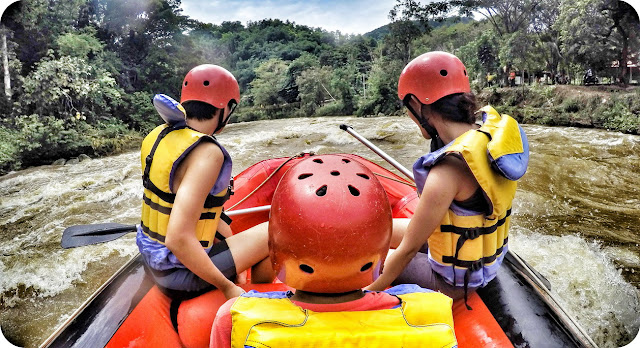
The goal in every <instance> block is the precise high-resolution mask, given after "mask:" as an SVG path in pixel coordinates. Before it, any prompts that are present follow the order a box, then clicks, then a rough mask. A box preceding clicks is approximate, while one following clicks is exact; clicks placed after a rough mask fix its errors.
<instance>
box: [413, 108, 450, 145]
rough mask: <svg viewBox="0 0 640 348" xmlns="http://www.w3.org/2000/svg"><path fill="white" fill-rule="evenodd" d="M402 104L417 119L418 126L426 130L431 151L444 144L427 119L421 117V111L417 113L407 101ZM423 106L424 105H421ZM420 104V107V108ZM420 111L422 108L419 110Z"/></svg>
mask: <svg viewBox="0 0 640 348" xmlns="http://www.w3.org/2000/svg"><path fill="white" fill-rule="evenodd" d="M404 105H405V106H406V107H407V109H409V111H410V112H411V113H412V114H413V116H414V117H415V118H416V119H417V120H418V122H420V126H421V127H422V128H423V129H424V130H425V131H427V134H429V137H431V151H435V150H437V149H439V148H441V147H443V146H444V143H443V142H442V139H440V136H439V135H438V131H437V130H436V129H435V128H434V127H433V126H432V125H430V124H429V121H427V119H426V118H425V117H422V113H420V114H418V113H417V112H416V111H415V110H414V109H413V108H412V107H411V105H410V104H409V103H406V102H405V103H404ZM422 106H424V105H422ZM422 106H421V109H422ZM420 111H422V110H420Z"/></svg>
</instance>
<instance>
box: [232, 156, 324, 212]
mask: <svg viewBox="0 0 640 348" xmlns="http://www.w3.org/2000/svg"><path fill="white" fill-rule="evenodd" d="M305 154H306V153H305V152H301V153H299V154H297V155H293V156H291V157H289V159H287V160H286V161H284V162H282V164H280V166H278V168H276V170H274V171H273V172H271V174H270V175H269V176H268V177H267V178H266V179H264V181H263V182H262V183H261V184H260V185H258V186H257V187H256V188H255V189H253V191H251V192H250V193H249V194H248V195H246V196H245V197H244V198H243V199H241V200H239V201H238V202H236V204H234V205H232V206H231V207H229V209H226V210H227V211H229V210H232V209H233V208H235V207H237V206H238V205H240V204H241V203H242V202H244V201H246V200H247V199H248V198H249V197H251V196H252V195H253V194H254V193H256V192H257V191H258V190H259V189H260V188H261V187H262V186H264V184H266V183H267V181H269V180H270V179H271V178H272V177H273V176H274V175H276V173H277V172H278V171H279V170H280V169H281V168H282V167H284V165H285V164H287V163H289V161H291V160H292V159H294V158H299V157H304V155H305ZM309 155H311V156H314V155H315V153H313V152H309Z"/></svg>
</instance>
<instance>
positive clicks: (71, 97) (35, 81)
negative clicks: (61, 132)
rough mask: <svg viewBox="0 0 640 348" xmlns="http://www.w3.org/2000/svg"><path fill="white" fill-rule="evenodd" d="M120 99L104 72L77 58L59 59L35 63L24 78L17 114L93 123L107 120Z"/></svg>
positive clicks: (116, 86)
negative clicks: (30, 71)
mask: <svg viewBox="0 0 640 348" xmlns="http://www.w3.org/2000/svg"><path fill="white" fill-rule="evenodd" d="M121 95H122V92H121V90H120V88H119V87H118V85H117V84H116V81H115V79H114V78H113V77H111V75H110V74H109V73H108V72H106V71H105V70H104V69H101V68H95V67H93V66H91V65H90V64H88V63H87V62H86V61H85V60H84V59H81V58H77V57H70V56H63V57H61V58H59V59H47V60H44V61H42V62H40V63H38V64H37V65H36V68H35V70H34V71H33V72H32V73H31V74H29V76H27V77H26V78H25V80H24V95H23V98H22V103H21V105H22V110H21V111H22V114H23V115H29V114H36V115H48V116H53V117H55V118H57V119H71V118H78V119H79V118H82V119H86V120H87V121H88V122H95V121H97V120H98V119H100V118H110V117H111V112H112V111H113V110H114V107H116V106H118V105H119V104H120V103H121Z"/></svg>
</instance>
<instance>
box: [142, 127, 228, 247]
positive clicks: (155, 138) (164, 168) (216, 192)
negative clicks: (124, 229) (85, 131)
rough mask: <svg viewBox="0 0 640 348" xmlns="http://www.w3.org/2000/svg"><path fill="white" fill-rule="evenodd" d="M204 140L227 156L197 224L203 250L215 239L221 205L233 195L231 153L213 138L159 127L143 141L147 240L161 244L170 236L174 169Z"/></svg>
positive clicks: (144, 220)
mask: <svg viewBox="0 0 640 348" xmlns="http://www.w3.org/2000/svg"><path fill="white" fill-rule="evenodd" d="M201 141H211V142H213V143H215V144H216V145H218V146H220V148H221V149H222V152H223V154H224V156H225V159H224V164H223V165H222V170H221V171H220V173H219V175H218V180H217V181H216V184H215V185H214V187H213V188H212V189H211V192H210V193H209V195H208V196H207V199H206V200H205V203H204V206H203V208H202V213H201V215H200V220H199V221H198V223H197V225H196V236H197V238H198V240H199V241H200V244H201V245H202V247H203V248H209V247H211V246H212V245H213V241H214V238H215V236H216V230H217V227H218V222H219V221H220V216H221V214H222V205H223V204H224V202H226V201H227V199H229V195H230V192H231V190H230V189H229V182H230V179H231V158H230V156H229V154H228V153H227V151H226V150H224V148H223V147H222V146H221V145H220V144H219V143H218V142H217V141H216V139H215V138H214V137H212V136H210V135H206V134H203V133H200V132H197V131H195V130H193V129H191V128H187V127H186V126H178V127H175V126H169V125H166V124H164V125H161V126H158V127H157V128H155V129H154V130H153V131H151V133H149V135H147V137H146V138H145V139H144V141H143V142H142V149H141V160H142V171H143V175H142V180H143V186H144V195H143V202H142V221H141V229H142V231H143V232H144V234H145V235H146V236H147V237H149V238H150V239H152V240H155V241H157V242H159V243H161V244H164V241H165V238H166V236H167V226H168V224H169V215H170V214H171V209H172V207H173V202H174V199H175V194H174V193H173V192H172V182H171V181H172V179H173V176H174V173H175V170H176V168H177V167H178V165H179V163H180V161H182V160H183V159H184V158H185V157H186V156H187V154H188V153H189V152H190V151H191V150H192V149H193V148H195V146H196V145H197V144H199V143H200V142H201Z"/></svg>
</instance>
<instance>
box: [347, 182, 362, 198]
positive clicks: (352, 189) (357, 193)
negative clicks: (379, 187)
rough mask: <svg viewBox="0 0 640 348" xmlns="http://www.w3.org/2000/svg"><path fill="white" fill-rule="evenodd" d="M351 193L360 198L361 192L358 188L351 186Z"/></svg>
mask: <svg viewBox="0 0 640 348" xmlns="http://www.w3.org/2000/svg"><path fill="white" fill-rule="evenodd" d="M349 192H351V194H352V195H354V196H356V197H357V196H360V191H359V190H358V189H357V188H355V187H353V186H351V185H349Z"/></svg>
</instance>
